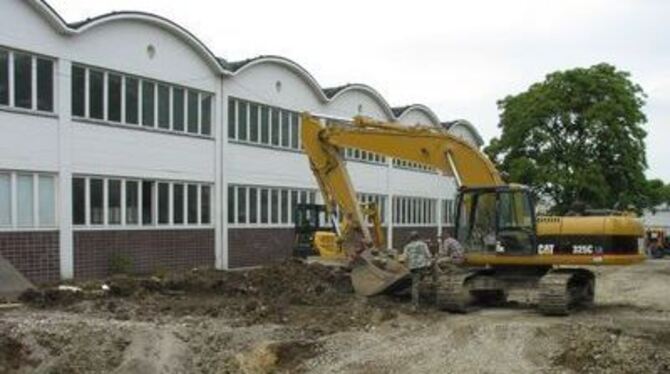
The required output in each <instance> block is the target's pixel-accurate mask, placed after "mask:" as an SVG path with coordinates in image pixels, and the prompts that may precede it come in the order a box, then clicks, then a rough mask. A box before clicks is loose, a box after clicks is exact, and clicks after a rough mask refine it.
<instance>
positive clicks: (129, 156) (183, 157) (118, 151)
mask: <svg viewBox="0 0 670 374" xmlns="http://www.w3.org/2000/svg"><path fill="white" fill-rule="evenodd" d="M214 157H215V144H214V140H209V139H201V138H196V137H189V136H176V135H171V134H161V133H154V132H149V131H141V130H134V129H123V128H119V127H113V126H103V125H91V124H87V123H74V124H73V128H72V164H73V166H72V168H73V172H74V173H83V174H105V175H118V176H126V177H147V178H160V179H175V180H192V181H203V182H214V178H215V169H214V161H215V158H214Z"/></svg>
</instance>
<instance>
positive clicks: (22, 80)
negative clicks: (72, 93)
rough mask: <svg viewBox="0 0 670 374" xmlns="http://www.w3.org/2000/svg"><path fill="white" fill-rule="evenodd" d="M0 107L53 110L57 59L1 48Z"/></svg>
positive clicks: (42, 110)
mask: <svg viewBox="0 0 670 374" xmlns="http://www.w3.org/2000/svg"><path fill="white" fill-rule="evenodd" d="M10 75H11V76H10ZM10 78H11V79H10ZM0 106H10V107H15V108H21V109H28V110H35V111H40V112H53V111H54V61H53V60H52V59H49V58H46V57H38V56H36V55H32V54H29V53H24V52H16V51H12V50H7V49H0Z"/></svg>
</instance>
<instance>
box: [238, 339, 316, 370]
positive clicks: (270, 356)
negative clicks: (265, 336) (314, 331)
mask: <svg viewBox="0 0 670 374" xmlns="http://www.w3.org/2000/svg"><path fill="white" fill-rule="evenodd" d="M317 353H318V344H317V343H315V342H313V341H304V340H298V341H283V342H262V343H260V344H258V345H256V346H254V347H252V348H251V349H249V350H248V351H246V352H242V353H239V354H238V355H236V357H235V358H236V359H237V363H238V365H239V369H240V371H242V372H244V373H275V372H286V373H295V372H297V371H302V370H304V367H302V363H303V362H304V361H305V360H307V359H310V358H312V357H314V356H316V355H317Z"/></svg>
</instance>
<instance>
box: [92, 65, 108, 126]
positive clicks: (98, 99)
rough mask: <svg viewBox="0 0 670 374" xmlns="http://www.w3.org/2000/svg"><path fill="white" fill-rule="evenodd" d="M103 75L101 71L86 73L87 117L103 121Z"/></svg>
mask: <svg viewBox="0 0 670 374" xmlns="http://www.w3.org/2000/svg"><path fill="white" fill-rule="evenodd" d="M104 79H105V74H104V73H103V72H101V71H97V70H90V71H89V72H88V100H89V101H88V111H89V113H88V115H89V117H91V118H94V119H103V118H104V116H103V106H104V104H103V100H104V94H103V91H104V87H105V84H104Z"/></svg>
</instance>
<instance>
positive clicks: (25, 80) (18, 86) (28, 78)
mask: <svg viewBox="0 0 670 374" xmlns="http://www.w3.org/2000/svg"><path fill="white" fill-rule="evenodd" d="M32 61H33V58H32V56H30V55H27V54H23V53H14V105H15V106H16V107H18V108H25V109H32V107H33V105H32V87H33V85H32V81H33V78H32V77H33V74H32Z"/></svg>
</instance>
